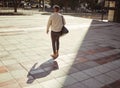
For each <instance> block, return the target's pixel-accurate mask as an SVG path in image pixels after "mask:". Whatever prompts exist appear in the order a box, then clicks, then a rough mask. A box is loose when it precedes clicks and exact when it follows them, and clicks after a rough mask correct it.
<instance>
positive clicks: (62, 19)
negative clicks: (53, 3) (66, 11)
mask: <svg viewBox="0 0 120 88" xmlns="http://www.w3.org/2000/svg"><path fill="white" fill-rule="evenodd" d="M61 17H62V23H63V25H64V20H63V16H61Z"/></svg>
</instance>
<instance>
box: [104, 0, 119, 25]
mask: <svg viewBox="0 0 120 88" xmlns="http://www.w3.org/2000/svg"><path fill="white" fill-rule="evenodd" d="M106 1H107V2H108V10H109V11H108V21H113V22H119V23H120V0H106Z"/></svg>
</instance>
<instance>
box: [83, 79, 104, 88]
mask: <svg viewBox="0 0 120 88" xmlns="http://www.w3.org/2000/svg"><path fill="white" fill-rule="evenodd" d="M82 83H83V84H84V85H86V86H87V88H101V87H102V86H103V84H102V83H100V82H99V81H97V80H96V79H94V78H90V79H88V80H85V81H83V82H82Z"/></svg>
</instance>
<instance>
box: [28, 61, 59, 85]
mask: <svg viewBox="0 0 120 88" xmlns="http://www.w3.org/2000/svg"><path fill="white" fill-rule="evenodd" d="M37 64H38V63H35V64H34V65H33V66H32V68H31V69H30V71H29V72H28V75H27V78H28V80H27V84H31V83H33V82H34V81H35V80H36V79H38V78H43V77H46V76H47V75H49V74H50V73H51V72H52V71H53V70H57V69H59V66H58V63H57V61H54V60H53V59H50V60H48V61H46V62H44V63H42V64H41V65H40V66H38V67H37Z"/></svg>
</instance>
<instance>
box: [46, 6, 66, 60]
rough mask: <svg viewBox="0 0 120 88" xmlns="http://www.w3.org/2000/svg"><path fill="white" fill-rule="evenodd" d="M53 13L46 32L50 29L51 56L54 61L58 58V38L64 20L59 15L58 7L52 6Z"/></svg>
mask: <svg viewBox="0 0 120 88" xmlns="http://www.w3.org/2000/svg"><path fill="white" fill-rule="evenodd" d="M53 11H54V12H53V14H52V15H51V16H50V17H49V20H48V24H47V31H46V32H47V33H49V28H50V27H51V40H52V48H53V54H52V55H51V56H52V57H53V58H54V59H56V58H57V57H58V56H59V45H60V43H59V38H60V36H61V29H62V27H63V25H65V19H64V17H63V18H62V15H61V14H60V13H59V11H60V7H59V6H58V5H54V7H53ZM62 20H63V21H62Z"/></svg>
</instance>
